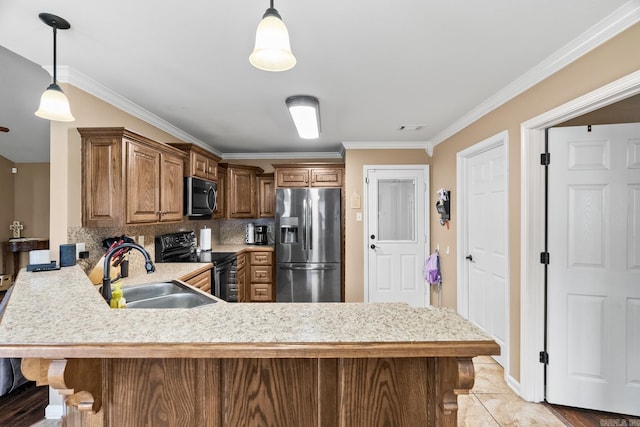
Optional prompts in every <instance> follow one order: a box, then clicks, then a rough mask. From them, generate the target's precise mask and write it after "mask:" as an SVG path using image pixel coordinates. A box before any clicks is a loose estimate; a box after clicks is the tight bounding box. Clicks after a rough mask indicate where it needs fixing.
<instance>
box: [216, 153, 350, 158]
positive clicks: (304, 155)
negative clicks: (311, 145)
mask: <svg viewBox="0 0 640 427" xmlns="http://www.w3.org/2000/svg"><path fill="white" fill-rule="evenodd" d="M343 157H344V153H343V152H326V153H324V152H319V151H316V152H309V153H307V152H304V151H302V152H300V151H298V152H285V153H223V154H222V159H223V160H247V159H250V160H256V159H342V158H343Z"/></svg>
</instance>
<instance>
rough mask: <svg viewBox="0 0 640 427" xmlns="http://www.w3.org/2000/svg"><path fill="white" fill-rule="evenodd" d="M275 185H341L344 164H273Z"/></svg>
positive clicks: (342, 182)
mask: <svg viewBox="0 0 640 427" xmlns="http://www.w3.org/2000/svg"><path fill="white" fill-rule="evenodd" d="M273 167H274V169H275V177H276V187H342V186H343V184H344V164H337V163H335V164H334V163H294V164H275V165H273Z"/></svg>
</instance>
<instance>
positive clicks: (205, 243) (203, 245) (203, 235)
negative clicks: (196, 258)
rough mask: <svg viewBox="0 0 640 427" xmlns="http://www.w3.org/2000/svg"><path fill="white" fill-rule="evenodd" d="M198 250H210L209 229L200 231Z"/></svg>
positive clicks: (205, 228)
mask: <svg viewBox="0 0 640 427" xmlns="http://www.w3.org/2000/svg"><path fill="white" fill-rule="evenodd" d="M200 249H201V250H203V251H210V250H211V229H210V228H207V227H206V226H205V227H204V228H202V229H200Z"/></svg>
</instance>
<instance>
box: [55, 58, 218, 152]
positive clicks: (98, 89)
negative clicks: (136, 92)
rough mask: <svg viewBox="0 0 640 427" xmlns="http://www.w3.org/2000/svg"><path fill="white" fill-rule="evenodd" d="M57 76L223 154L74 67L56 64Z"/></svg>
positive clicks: (149, 121)
mask: <svg viewBox="0 0 640 427" xmlns="http://www.w3.org/2000/svg"><path fill="white" fill-rule="evenodd" d="M43 68H44V69H45V70H47V72H48V73H49V74H51V75H52V74H53V67H52V66H50V65H47V66H44V67H43ZM57 78H58V81H59V82H61V83H68V84H71V85H73V86H75V87H77V88H78V89H81V90H83V91H85V92H87V93H89V94H91V95H93V96H95V97H96V98H99V99H101V100H103V101H104V102H107V103H109V104H111V105H113V106H114V107H116V108H118V109H120V110H122V111H124V112H126V113H128V114H131V115H132V116H134V117H137V118H138V119H140V120H143V121H145V122H147V123H149V124H150V125H153V126H155V127H157V128H158V129H161V130H163V131H165V132H167V133H168V134H169V135H173V136H175V137H176V138H178V139H180V140H181V141H184V142H189V143H192V144H195V145H198V146H200V147H202V148H204V149H206V150H208V151H210V152H212V153H213V154H215V155H216V156H218V157H222V156H223V154H222V153H221V152H220V151H218V150H216V149H215V148H213V147H211V146H210V145H208V144H205V143H204V142H202V141H201V140H199V139H198V138H196V137H195V136H193V135H191V134H189V133H187V132H185V131H183V130H182V129H180V128H178V127H176V126H174V125H172V124H171V123H169V122H168V121H166V120H164V119H163V118H161V117H158V116H156V115H155V114H153V113H152V112H150V111H148V110H146V109H144V108H142V107H140V106H139V105H138V104H136V103H134V102H133V101H131V100H129V99H127V98H125V97H124V96H122V95H119V94H118V93H116V92H114V91H112V90H111V89H109V88H107V87H106V86H104V85H102V84H101V83H98V82H97V81H95V80H93V79H92V78H90V77H88V76H87V75H85V74H83V73H81V72H80V71H78V70H76V69H74V68H71V67H69V66H66V65H63V66H58V73H57Z"/></svg>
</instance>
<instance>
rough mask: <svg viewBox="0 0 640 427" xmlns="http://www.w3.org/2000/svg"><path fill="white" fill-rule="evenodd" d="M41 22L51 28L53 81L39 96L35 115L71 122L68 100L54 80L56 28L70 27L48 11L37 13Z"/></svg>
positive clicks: (72, 119)
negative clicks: (38, 104)
mask: <svg viewBox="0 0 640 427" xmlns="http://www.w3.org/2000/svg"><path fill="white" fill-rule="evenodd" d="M38 16H39V17H40V19H41V20H42V22H44V23H45V24H47V25H48V26H50V27H51V28H53V83H51V84H50V85H49V87H48V88H47V90H46V91H45V92H44V93H43V94H42V97H41V98H40V108H38V111H36V112H35V114H36V116H38V117H42V118H43V119H47V120H54V121H57V122H72V121H74V120H75V118H74V117H73V116H72V115H71V109H70V108H69V100H68V99H67V97H66V96H65V94H64V92H63V91H62V88H60V86H58V83H57V81H56V71H57V69H56V34H57V30H68V29H69V28H71V25H70V24H69V22H67V21H66V20H65V19H63V18H60V17H59V16H56V15H52V14H50V13H41V14H39V15H38Z"/></svg>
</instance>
